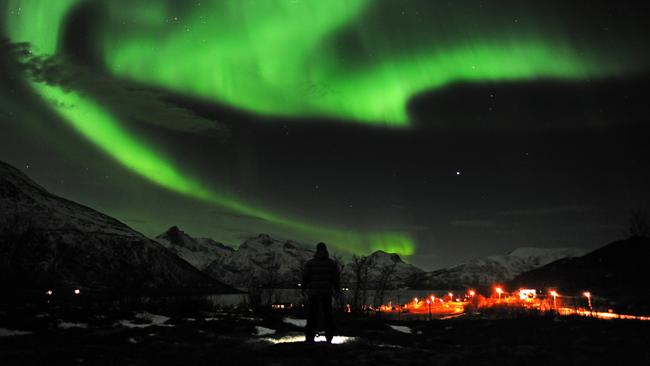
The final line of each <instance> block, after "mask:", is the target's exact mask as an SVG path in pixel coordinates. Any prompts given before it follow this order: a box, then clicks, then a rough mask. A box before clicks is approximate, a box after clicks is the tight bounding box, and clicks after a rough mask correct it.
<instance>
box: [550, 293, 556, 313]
mask: <svg viewBox="0 0 650 366" xmlns="http://www.w3.org/2000/svg"><path fill="white" fill-rule="evenodd" d="M551 296H553V309H556V310H557V302H556V299H557V291H555V290H551Z"/></svg>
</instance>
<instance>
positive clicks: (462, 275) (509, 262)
mask: <svg viewBox="0 0 650 366" xmlns="http://www.w3.org/2000/svg"><path fill="white" fill-rule="evenodd" d="M587 252H588V251H587V250H586V249H581V248H527V247H524V248H518V249H515V250H513V251H511V252H510V253H508V254H506V255H492V256H488V257H482V258H476V259H473V260H471V261H469V262H466V263H463V264H459V265H456V266H452V267H449V268H445V269H440V270H437V271H433V272H428V273H426V274H425V275H424V277H423V278H421V279H418V281H417V282H418V283H417V284H414V286H416V287H428V288H441V289H444V288H465V287H480V286H491V285H493V284H495V283H502V282H506V281H509V280H512V279H513V278H515V277H516V276H518V275H519V274H521V273H524V272H528V271H531V270H533V269H536V268H539V267H542V266H544V265H546V264H549V263H551V262H554V261H557V260H559V259H563V258H573V257H580V256H583V255H585V254H587Z"/></svg>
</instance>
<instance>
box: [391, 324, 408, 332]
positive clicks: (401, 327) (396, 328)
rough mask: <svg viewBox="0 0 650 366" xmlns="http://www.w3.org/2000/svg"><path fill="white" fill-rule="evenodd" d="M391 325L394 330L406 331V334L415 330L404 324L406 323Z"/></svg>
mask: <svg viewBox="0 0 650 366" xmlns="http://www.w3.org/2000/svg"><path fill="white" fill-rule="evenodd" d="M388 326H389V327H391V328H392V329H393V330H395V331H398V332H400V333H406V334H411V333H413V331H412V330H411V328H409V327H407V326H404V325H390V324H388Z"/></svg>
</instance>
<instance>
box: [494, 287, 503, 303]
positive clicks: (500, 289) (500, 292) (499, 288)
mask: <svg viewBox="0 0 650 366" xmlns="http://www.w3.org/2000/svg"><path fill="white" fill-rule="evenodd" d="M496 291H497V294H498V296H499V300H501V294H502V293H503V289H502V288H501V287H497V288H496Z"/></svg>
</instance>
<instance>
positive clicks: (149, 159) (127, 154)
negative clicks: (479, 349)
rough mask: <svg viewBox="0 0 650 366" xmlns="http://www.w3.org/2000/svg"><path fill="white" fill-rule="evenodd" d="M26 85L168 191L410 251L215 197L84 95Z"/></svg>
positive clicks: (393, 242) (362, 243) (392, 238)
mask: <svg viewBox="0 0 650 366" xmlns="http://www.w3.org/2000/svg"><path fill="white" fill-rule="evenodd" d="M32 86H33V88H34V90H36V91H37V92H38V93H39V95H41V96H42V97H43V98H44V99H45V100H47V101H48V102H49V103H50V104H51V105H52V106H53V107H54V109H55V110H56V111H57V113H59V114H60V115H61V117H62V118H63V119H64V120H65V121H67V122H68V123H69V124H71V125H72V127H73V128H74V129H75V130H76V131H77V132H78V133H79V134H81V135H82V136H84V137H85V138H87V139H88V140H89V141H91V142H92V143H93V144H95V145H96V146H98V147H100V148H101V149H102V150H104V151H105V152H106V153H107V154H109V155H110V156H112V157H113V158H114V159H116V160H117V161H118V162H120V163H121V164H122V165H123V166H125V167H126V168H128V169H130V170H131V171H134V172H136V173H138V174H140V175H141V176H142V177H144V178H146V179H148V180H149V181H151V182H153V183H156V184H158V185H160V186H162V187H165V188H167V189H169V190H172V191H174V192H178V193H181V194H184V195H186V196H189V197H193V198H196V199H200V200H203V201H206V202H210V203H214V204H216V205H219V206H221V207H224V208H226V209H229V210H232V211H234V212H237V213H240V214H244V215H249V216H254V217H257V218H260V219H262V220H265V221H267V222H270V223H273V224H278V225H283V226H286V227H288V228H289V229H292V230H296V231H298V232H302V233H308V234H309V236H312V237H320V238H324V239H326V240H328V241H330V242H331V243H332V244H333V245H335V246H337V247H339V248H341V249H345V250H348V251H351V252H363V251H366V250H368V249H371V250H380V249H381V250H385V251H393V252H397V253H400V254H403V255H411V254H413V250H414V245H413V240H412V239H411V238H410V237H409V236H408V235H407V234H404V233H396V232H392V233H390V232H388V233H375V234H370V235H361V234H358V233H354V232H351V231H344V230H334V229H328V228H323V227H320V226H316V225H312V224H309V223H305V222H301V221H297V220H293V219H289V218H286V217H282V216H278V215H275V214H272V213H270V212H267V211H264V210H261V209H258V208H255V207H252V206H248V205H246V204H243V203H241V202H239V201H237V200H234V199H231V198H228V197H225V196H222V195H219V194H217V193H215V192H213V191H211V190H210V189H208V188H206V187H204V186H203V185H202V184H201V183H199V182H197V181H196V180H193V179H191V178H189V177H187V176H185V175H183V174H181V173H180V172H179V171H178V170H177V169H176V168H175V167H173V166H172V165H171V163H169V159H166V158H164V157H163V156H162V155H161V154H160V153H157V152H156V151H154V150H153V149H152V148H151V147H149V146H146V145H145V144H143V143H142V141H140V140H138V139H136V138H134V137H133V136H132V134H131V133H129V132H128V131H127V130H126V129H125V128H123V127H122V126H121V124H120V122H119V121H118V120H116V119H115V118H114V117H113V116H111V114H110V113H109V112H108V111H105V110H103V109H102V107H101V106H98V105H96V104H95V103H93V102H92V101H90V100H89V99H88V98H86V97H84V96H82V95H80V94H79V93H76V92H72V91H64V90H62V89H61V88H59V87H56V86H50V85H47V84H44V83H40V82H33V83H32Z"/></svg>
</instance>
